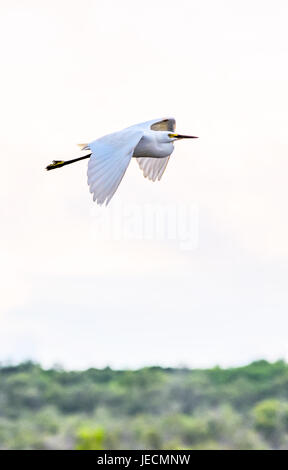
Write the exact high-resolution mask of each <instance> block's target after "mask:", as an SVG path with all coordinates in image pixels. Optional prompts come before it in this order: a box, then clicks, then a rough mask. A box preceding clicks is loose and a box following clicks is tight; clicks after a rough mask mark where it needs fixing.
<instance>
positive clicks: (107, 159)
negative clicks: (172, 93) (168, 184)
mask: <svg viewBox="0 0 288 470" xmlns="http://www.w3.org/2000/svg"><path fill="white" fill-rule="evenodd" d="M175 125H176V122H175V119H174V118H162V119H154V120H152V121H147V122H142V123H141V124H136V125H134V126H131V127H127V128H126V129H123V130H122V131H119V132H114V133H113V134H108V135H105V136H104V137H100V139H97V140H94V141H93V142H91V143H90V144H80V147H81V149H82V150H89V151H90V153H89V154H88V155H85V156H84V157H79V158H75V159H73V160H67V161H62V160H54V161H53V163H52V164H51V165H48V166H47V167H46V170H53V169H55V168H61V167H62V166H64V165H69V164H70V163H74V162H77V161H79V160H83V159H85V158H89V163H88V185H89V187H90V192H91V193H93V200H94V201H96V202H97V203H98V204H100V205H101V204H103V203H104V202H106V205H107V204H108V202H109V201H110V200H111V198H112V197H113V195H114V193H115V191H116V190H117V188H118V186H119V184H120V182H121V180H122V178H123V176H124V174H125V171H126V170H127V167H128V165H129V163H130V160H131V158H132V157H134V158H136V160H137V162H138V164H139V166H140V168H141V169H142V171H143V174H144V176H145V177H147V178H149V179H150V180H152V181H156V179H158V180H160V179H161V177H162V175H163V173H164V171H165V168H166V166H167V163H168V161H169V158H170V155H171V153H172V152H173V150H174V142H175V141H176V140H179V139H196V138H197V137H195V136H192V135H181V134H176V133H175Z"/></svg>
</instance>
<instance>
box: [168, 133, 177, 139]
mask: <svg viewBox="0 0 288 470" xmlns="http://www.w3.org/2000/svg"><path fill="white" fill-rule="evenodd" d="M177 135H178V134H168V137H169V138H170V139H173V138H174V137H177Z"/></svg>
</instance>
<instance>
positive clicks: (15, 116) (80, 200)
mask: <svg viewBox="0 0 288 470" xmlns="http://www.w3.org/2000/svg"><path fill="white" fill-rule="evenodd" d="M0 5H1V17H0V39H1V40H0V44H1V46H0V47H1V78H0V80H1V87H0V95H1V96H0V99H1V108H0V121H1V122H0V129H1V131H0V135H1V139H0V146H1V172H0V192H1V245H0V255H1V279H0V281H1V312H0V326H1V327H0V361H2V362H3V361H8V360H10V361H13V362H15V361H19V360H23V359H28V358H30V359H35V360H37V361H40V362H41V363H42V364H43V365H45V366H50V365H52V364H55V363H58V364H59V363H60V364H62V365H64V366H65V367H69V368H84V367H88V366H96V367H102V366H106V365H110V366H112V367H117V368H119V367H139V366H144V365H150V364H153V365H155V364H160V365H169V366H177V365H187V366H193V367H194V366H201V367H202V366H212V365H215V364H220V365H224V366H226V365H236V364H244V363H246V362H248V361H250V360H254V359H258V358H263V357H264V358H267V359H270V360H274V359H277V358H279V357H284V358H286V359H288V334H287V331H288V316H287V314H288V294H287V275H288V244H287V239H288V222H287V196H288V187H287V171H288V162H287V157H288V145H287V127H288V91H287V79H288V30H287V14H288V5H287V2H286V1H284V0H283V1H281V0H275V1H274V2H271V1H265V0H262V1H260V0H249V1H247V0H243V1H242V2H231V1H228V0H227V1H224V0H219V1H218V2H215V1H212V0H203V1H201V2H199V1H194V0H178V2H177V3H175V1H173V2H172V1H170V0H165V1H162V0H158V1H157V2H155V0H153V1H152V0H151V1H150V0H146V1H138V2H135V1H132V0H122V1H121V2H119V1H116V0H106V1H105V2H103V1H100V0H82V1H81V2H80V1H75V0H70V1H66V0H61V1H59V0H57V1H56V0H49V1H46V0H43V1H41V2H38V1H33V0H31V1H30V0H21V1H20V0H19V1H16V0H9V1H8V0H7V1H5V0H1V2H0ZM166 115H168V116H175V118H176V119H177V130H178V131H179V132H180V133H191V134H194V135H199V136H200V139H198V140H197V141H181V142H179V143H177V144H176V149H175V151H174V154H173V155H172V158H171V159H170V162H169V165H168V167H167V170H166V173H165V174H164V177H163V179H162V180H161V182H160V183H155V184H153V183H151V182H149V181H147V180H146V179H144V178H143V176H142V173H141V172H140V171H139V168H138V166H137V164H136V162H134V161H132V162H131V165H130V167H129V168H128V171H127V173H126V175H125V177H124V179H123V181H122V183H121V185H120V187H119V190H118V191H117V193H116V195H115V196H114V198H113V200H112V201H111V203H110V205H109V206H108V207H107V208H99V207H98V206H95V204H94V203H93V201H92V199H91V195H90V194H89V191H88V187H87V182H86V167H87V163H86V162H79V163H78V164H75V165H71V166H69V167H67V168H63V169H61V170H59V171H58V170H57V171H56V172H45V171H44V168H45V166H46V165H47V164H48V163H50V162H51V160H53V159H69V158H73V157H75V156H77V155H79V150H78V149H77V147H76V144H77V143H78V142H86V141H88V142H89V141H91V140H93V139H95V138H97V137H98V136H101V135H104V134H106V133H109V132H112V131H115V130H117V129H121V128H123V127H126V126H128V125H131V124H134V123H137V122H141V121H145V120H149V119H153V118H155V117H156V118H157V117H161V116H166ZM157 221H158V222H157ZM167 221H168V222H167ZM157 223H158V225H157ZM161 224H162V225H161ZM157 227H158V228H157ZM159 227H160V228H159ZM148 232H149V233H148ZM147 233H148V234H147Z"/></svg>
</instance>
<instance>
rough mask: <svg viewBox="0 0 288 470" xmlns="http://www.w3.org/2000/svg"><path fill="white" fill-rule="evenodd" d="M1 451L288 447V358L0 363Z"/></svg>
mask: <svg viewBox="0 0 288 470" xmlns="http://www.w3.org/2000/svg"><path fill="white" fill-rule="evenodd" d="M0 448H2V449H29V448H32V449H46V448H47V449H54V448H55V449H65V448H68V449H70V448H71V449H73V448H78V449H91V448H95V449H100V448H104V449H105V448H106V449H121V448H126V449H127V448H131V449H134V448H146V449H159V448H162V449H178V448H179V449H180V448H181V449H185V448H192V449H201V448H203V449H265V448H267V449H269V448H280V449H283V448H288V365H287V364H286V363H285V362H284V361H277V362H275V363H269V362H267V361H257V362H253V363H251V364H249V365H247V366H245V367H238V368H230V369H222V368H220V367H215V368H213V369H207V370H196V369H195V370H189V369H172V368H167V369H165V368H161V367H150V368H147V367H146V368H143V369H140V370H136V371H125V370H123V371H114V370H112V369H110V368H109V367H107V368H105V369H101V370H100V369H93V368H91V369H88V370H86V371H65V370H63V369H61V368H59V367H58V368H53V369H49V370H44V369H42V368H41V367H40V365H39V364H35V363H32V362H25V363H22V364H19V365H17V366H12V365H9V366H7V365H3V366H1V367H0Z"/></svg>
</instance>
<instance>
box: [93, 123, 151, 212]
mask: <svg viewBox="0 0 288 470" xmlns="http://www.w3.org/2000/svg"><path fill="white" fill-rule="evenodd" d="M142 136H143V130H141V129H139V128H137V126H133V127H131V128H127V129H125V130H124V131H120V132H115V133H114V134H109V135H107V136H104V137H102V138H100V139H98V140H95V141H94V142H91V143H90V144H89V149H90V150H91V152H92V155H91V157H90V159H89V163H88V185H89V187H90V192H91V193H93V200H94V201H97V204H100V205H101V204H103V203H104V202H105V201H106V205H107V204H108V202H109V201H110V200H111V198H112V197H113V195H114V193H115V191H116V189H117V188H118V186H119V184H120V182H121V180H122V178H123V176H124V174H125V171H126V170H127V167H128V165H129V163H130V160H131V158H132V155H133V152H134V149H135V147H136V145H137V144H138V142H139V141H140V139H141V137H142Z"/></svg>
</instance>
